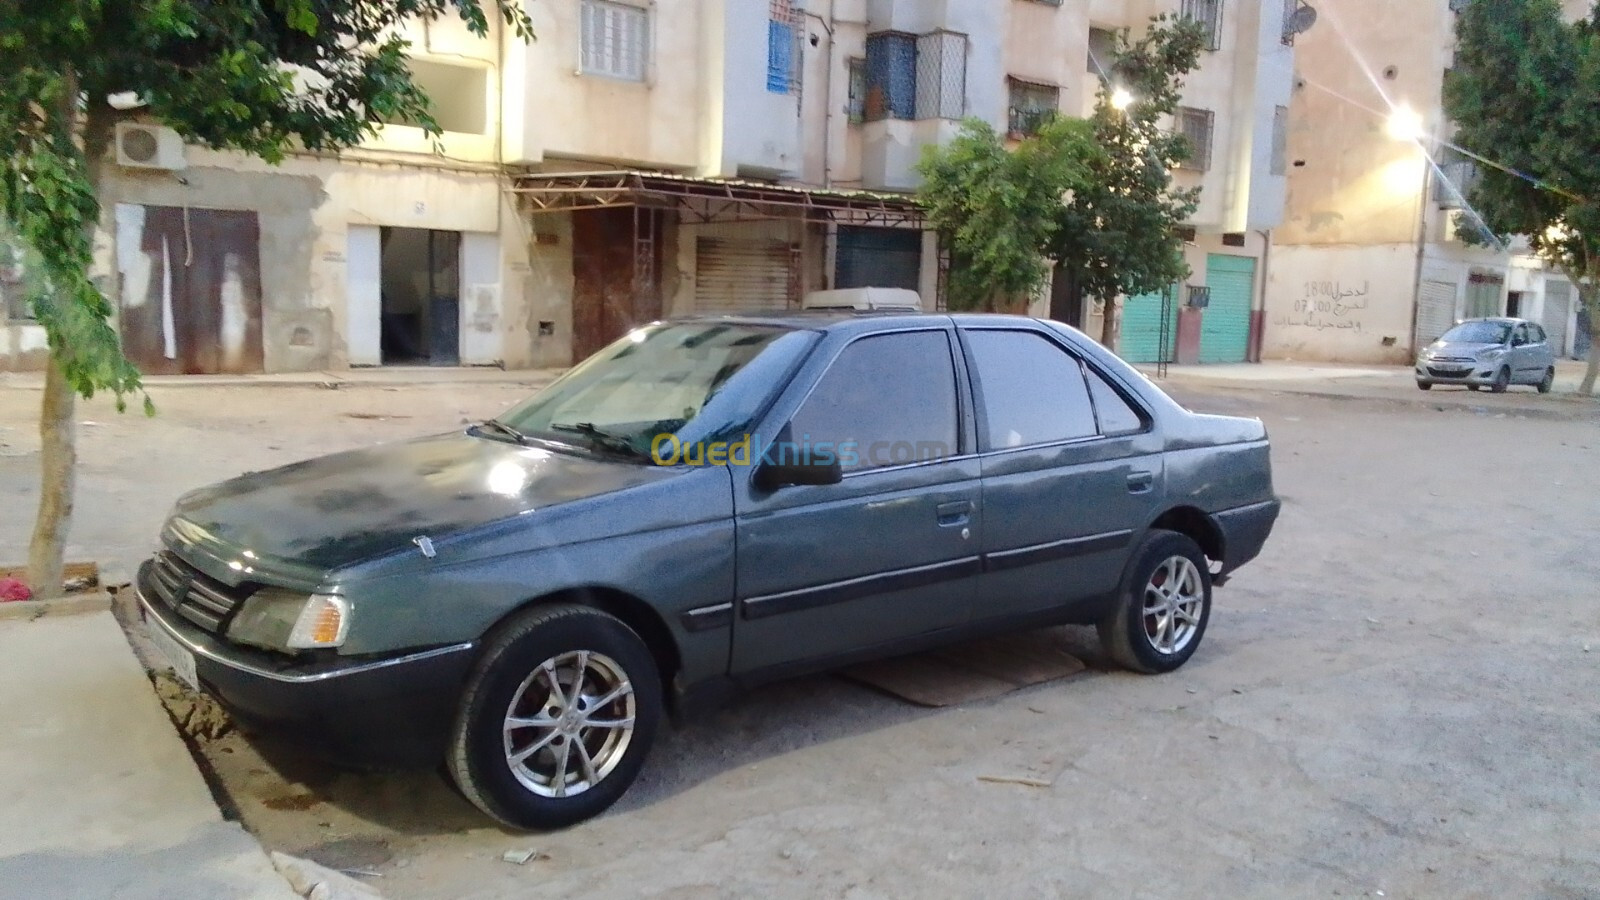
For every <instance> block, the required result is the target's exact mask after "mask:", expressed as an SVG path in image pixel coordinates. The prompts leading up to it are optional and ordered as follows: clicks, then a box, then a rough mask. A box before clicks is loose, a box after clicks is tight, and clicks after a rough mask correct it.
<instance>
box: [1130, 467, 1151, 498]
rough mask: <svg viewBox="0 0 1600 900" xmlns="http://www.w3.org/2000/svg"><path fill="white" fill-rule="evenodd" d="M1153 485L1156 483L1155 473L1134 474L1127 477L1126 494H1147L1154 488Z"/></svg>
mask: <svg viewBox="0 0 1600 900" xmlns="http://www.w3.org/2000/svg"><path fill="white" fill-rule="evenodd" d="M1155 483H1156V473H1154V472H1134V473H1133V474H1132V475H1129V476H1128V493H1130V494H1143V493H1147V492H1148V491H1149V490H1150V488H1152V487H1154V486H1155Z"/></svg>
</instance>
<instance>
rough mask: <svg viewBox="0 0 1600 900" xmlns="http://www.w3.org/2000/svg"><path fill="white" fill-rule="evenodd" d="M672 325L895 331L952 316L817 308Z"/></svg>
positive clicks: (699, 317)
mask: <svg viewBox="0 0 1600 900" xmlns="http://www.w3.org/2000/svg"><path fill="white" fill-rule="evenodd" d="M669 321H672V322H728V323H732V324H737V325H764V326H768V327H777V328H792V329H795V330H797V331H832V330H846V329H848V330H862V331H874V330H893V329H896V328H900V327H904V326H906V325H917V324H937V325H940V326H943V325H948V324H950V317H949V316H947V315H943V314H939V313H919V312H913V311H910V310H892V309H874V310H851V309H817V310H800V309H792V310H783V311H773V312H764V311H752V312H748V313H727V314H721V315H713V314H696V315H688V316H674V317H672V318H671V319H670V320H669Z"/></svg>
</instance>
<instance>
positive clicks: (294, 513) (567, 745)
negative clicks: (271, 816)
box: [137, 313, 1278, 828]
mask: <svg viewBox="0 0 1600 900" xmlns="http://www.w3.org/2000/svg"><path fill="white" fill-rule="evenodd" d="M1277 514H1278V500H1277V499H1276V497H1275V496H1274V494H1273V489H1272V474H1271V463H1270V458H1269V448H1268V442H1267V434H1266V430H1265V428H1264V427H1263V425H1262V423H1261V422H1259V421H1257V420H1255V419H1242V418H1231V417H1223V416H1208V415H1198V414H1195V413H1192V412H1189V411H1188V410H1186V409H1184V408H1183V407H1181V406H1179V405H1178V404H1177V403H1176V402H1174V401H1173V400H1171V399H1170V398H1169V397H1167V395H1166V394H1164V393H1163V392H1162V391H1161V390H1160V389H1158V388H1157V387H1156V386H1155V385H1153V384H1152V383H1151V382H1150V381H1149V380H1147V379H1146V378H1144V377H1143V376H1142V375H1140V374H1139V373H1138V372H1137V371H1135V370H1134V369H1132V368H1130V367H1129V366H1128V365H1126V364H1125V363H1123V362H1122V361H1121V360H1119V359H1118V358H1116V357H1115V356H1114V355H1112V354H1110V353H1108V352H1106V351H1105V350H1103V349H1102V348H1101V347H1099V346H1098V345H1097V344H1095V343H1094V342H1092V341H1090V340H1088V339H1087V338H1085V337H1084V336H1083V335H1082V334H1080V333H1078V332H1077V331H1074V330H1073V329H1071V328H1068V327H1066V326H1064V325H1060V324H1057V323H1053V322H1043V321H1036V320H1033V319H1027V318H1018V317H1008V316H988V315H984V316H978V315H920V314H869V315H862V314H838V313H830V314H823V313H795V314H791V315H786V316H773V317H723V318H700V319H686V320H678V321H669V322H659V323H655V324H651V325H647V326H643V327H640V328H638V329H636V330H634V331H633V332H631V333H629V334H628V335H626V336H624V337H623V338H621V339H620V340H618V341H617V342H616V343H614V344H612V345H611V346H609V347H607V348H606V349H604V350H602V351H601V352H600V353H598V354H596V355H595V356H593V357H591V358H590V359H588V360H587V361H585V362H584V363H582V364H581V365H579V366H577V367H576V368H574V369H572V370H571V371H570V372H568V373H567V374H566V375H564V376H563V377H562V378H560V379H559V380H557V381H555V382H554V383H552V384H551V385H550V386H549V387H547V388H545V389H544V390H542V391H540V392H538V393H537V394H535V395H534V396H532V397H530V398H529V399H528V400H527V401H525V402H524V403H522V404H520V405H518V406H517V407H515V408H513V409H511V410H510V411H508V412H506V413H505V414H504V415H502V416H500V417H498V418H496V419H493V420H490V421H486V422H483V423H480V424H477V425H473V426H471V427H468V428H464V429H462V430H459V431H455V432H451V433H447V434H441V435H436V436H432V437H423V438H419V439H416V440H411V441H405V442H400V443H394V444H387V445H382V446H377V447H372V448H369V449H364V450H357V451H352V452H348V453H339V454H335V455H332V456H326V457H322V458H318V459H311V460H307V461H305V462H300V463H295V464H293V465H289V466H285V467H283V468H280V469H275V470H272V471H267V472H258V473H253V474H249V475H245V476H242V477H240V478H235V479H233V480H231V481H226V482H223V483H221V484H218V485H214V486H211V487H207V488H203V489H200V490H197V491H194V492H193V493H190V494H188V495H186V496H184V497H183V498H181V499H180V500H179V501H178V503H177V506H176V508H175V509H174V510H173V512H172V515H171V517H170V519H169V520H168V521H167V523H166V525H165V527H164V528H163V530H162V534H161V542H162V548H161V550H160V552H159V553H157V554H156V556H155V557H154V558H153V559H151V560H149V561H148V562H147V563H145V564H144V565H143V566H142V567H141V569H140V572H139V576H138V579H137V588H138V593H139V603H140V610H141V613H142V614H143V616H144V618H145V620H146V622H147V624H148V627H149V631H150V634H151V637H152V640H153V641H155V642H156V643H157V644H158V645H160V646H161V647H162V648H163V649H164V651H165V652H166V653H167V655H169V656H170V657H171V659H172V661H173V664H174V667H175V669H176V670H177V671H178V672H179V673H180V674H181V675H182V676H183V677H184V678H186V679H188V680H189V681H191V682H192V683H193V684H194V685H195V686H196V687H198V688H199V689H201V690H203V691H205V692H206V693H208V694H210V695H212V696H214V697H215V698H216V699H218V700H219V701H221V703H222V704H223V705H224V706H225V707H227V708H228V709H229V710H230V711H231V712H232V713H233V715H234V716H235V717H236V718H237V719H238V720H239V721H240V722H241V723H242V724H244V725H245V726H246V727H248V728H251V729H254V730H257V731H262V732H271V733H277V734H283V735H286V736H291V737H295V738H298V739H299V740H301V741H302V742H303V743H305V744H306V745H307V746H308V747H310V748H311V749H313V750H315V751H318V752H321V753H322V754H324V755H326V756H329V757H331V758H334V759H336V760H340V761H343V762H345V763H349V764H357V765H366V766H396V765H420V766H429V765H432V766H437V765H438V764H439V763H441V762H442V763H444V764H445V766H446V767H447V768H448V771H449V772H450V774H451V776H452V777H453V778H454V779H455V782H456V784H457V785H458V786H459V787H460V789H461V791H462V792H463V793H464V794H465V795H466V796H467V797H468V798H469V799H471V800H472V802H473V803H475V804H476V805H478V806H479V807H481V808H482V809H483V811H484V812H485V813H487V814H489V815H490V816H493V817H494V818H495V819H498V820H499V821H501V822H503V823H505V824H507V825H510V826H513V827H518V828H555V827H561V826H565V825H569V824H571V823H574V822H578V821H580V820H583V819H585V818H588V817H590V816H593V815H595V814H597V813H599V812H601V811H602V810H604V809H606V808H607V807H608V806H610V805H611V804H612V803H613V802H614V801H616V800H617V798H618V797H620V796H621V795H622V793H623V792H624V791H625V790H627V788H628V786H629V784H630V783H631V782H632V781H633V780H634V778H635V777H636V776H637V775H638V774H639V770H640V767H641V766H642V765H643V763H644V759H645V756H646V753H647V752H648V751H649V749H650V745H651V742H652V740H653V739H654V737H655V735H656V730H657V727H658V726H659V724H660V722H661V720H662V717H663V714H673V715H675V716H681V715H687V714H690V713H692V712H693V711H694V710H696V709H699V708H703V707H705V706H706V705H707V704H714V703H716V702H718V701H720V700H722V699H725V698H727V697H729V696H731V695H733V694H734V693H736V692H737V691H739V690H740V689H743V688H747V687H749V686H750V685H753V684H757V683H760V682H764V681H769V680H771V679H775V678H781V677H785V676H790V675H794V674H798V673H802V672H811V671H817V670H822V669H828V668H831V667H837V666H840V665H843V664H847V663H851V662H856V661H860V660H865V659H869V658H876V657H884V656H890V655H895V654H902V653H907V652H911V651H916V650H921V649H925V648H929V647H934V646H937V645H941V644H947V643H951V642H955V641H961V640H966V639H969V638H972V637H975V636H980V635H985V634H992V633H996V632H1003V631H1010V630H1016V629H1023V628H1031V627H1037V626H1043V625H1051V624H1060V623H1081V624H1094V625H1097V626H1098V627H1099V632H1100V636H1101V639H1102V641H1103V643H1104V645H1105V647H1106V650H1107V651H1108V653H1109V655H1110V656H1111V657H1112V658H1113V659H1115V660H1116V661H1117V662H1118V663H1120V664H1122V665H1124V666H1127V667H1129V668H1131V669H1135V670H1137V671H1140V672H1150V673H1156V672H1166V671H1170V670H1172V669H1176V668H1177V667H1179V666H1181V665H1183V663H1184V662H1185V661H1187V660H1188V659H1189V657H1190V656H1191V655H1193V654H1194V653H1195V651H1196V649H1197V648H1198V647H1199V646H1200V641H1201V638H1202V637H1203V636H1204V635H1205V631H1206V623H1207V621H1208V619H1209V614H1210V610H1211V590H1212V588H1213V586H1216V585H1220V584H1222V583H1223V581H1224V580H1225V579H1226V578H1227V576H1228V575H1229V574H1230V573H1231V572H1232V571H1233V570H1235V569H1237V568H1238V567H1239V566H1241V565H1243V564H1244V563H1246V562H1248V561H1249V560H1251V559H1252V558H1254V557H1255V556H1256V555H1257V553H1258V552H1259V551H1260V550H1261V547H1262V544H1263V543H1264V542H1265V541H1266V539H1267V535H1268V534H1269V532H1270V531H1271V530H1272V526H1273V523H1274V521H1275V520H1276V518H1277Z"/></svg>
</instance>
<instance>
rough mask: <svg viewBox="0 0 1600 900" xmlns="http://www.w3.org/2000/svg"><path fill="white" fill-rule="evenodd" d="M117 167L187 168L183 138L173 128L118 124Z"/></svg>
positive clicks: (174, 169) (172, 169)
mask: <svg viewBox="0 0 1600 900" xmlns="http://www.w3.org/2000/svg"><path fill="white" fill-rule="evenodd" d="M117 165H119V166H126V167H128V168H130V169H165V170H167V171H169V172H172V171H177V170H178V169H182V168H184V166H185V165H187V163H185V162H184V159H183V138H181V137H179V136H178V133H177V132H176V131H173V130H172V129H171V128H163V127H162V126H160V125H145V124H141V123H139V122H119V123H117Z"/></svg>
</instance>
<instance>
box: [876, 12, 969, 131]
mask: <svg viewBox="0 0 1600 900" xmlns="http://www.w3.org/2000/svg"><path fill="white" fill-rule="evenodd" d="M865 69H866V99H865V103H864V104H863V118H864V119H865V120H866V121H869V122H874V121H878V120H880V119H959V118H961V117H962V116H963V115H965V113H966V102H967V96H966V95H967V36H966V35H964V34H957V33H955V32H952V31H935V32H933V33H931V34H925V35H921V36H920V37H919V36H917V35H914V34H905V33H903V32H898V31H884V32H879V33H877V34H870V35H867V58H866V64H865Z"/></svg>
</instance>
